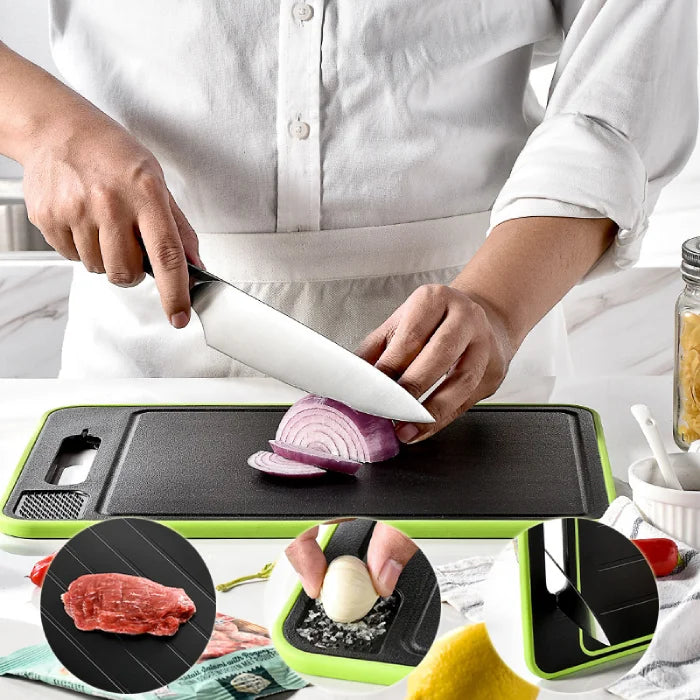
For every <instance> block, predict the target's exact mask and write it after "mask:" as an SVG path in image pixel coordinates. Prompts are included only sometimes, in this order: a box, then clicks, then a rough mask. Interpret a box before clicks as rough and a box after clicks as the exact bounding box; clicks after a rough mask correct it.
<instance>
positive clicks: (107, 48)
mask: <svg viewBox="0 0 700 700" xmlns="http://www.w3.org/2000/svg"><path fill="white" fill-rule="evenodd" d="M51 12H52V29H51V38H52V46H53V54H54V58H55V61H56V63H57V65H58V67H59V69H60V70H61V71H62V73H63V76H64V77H65V79H66V80H67V82H68V83H69V84H70V85H71V86H72V87H74V88H75V89H76V90H78V91H79V92H80V93H81V94H83V95H84V96H86V97H87V98H88V99H90V100H91V101H92V102H93V103H95V104H96V105H97V106H98V107H99V108H101V109H102V110H104V111H105V112H107V113H108V114H110V115H111V116H112V117H114V118H115V119H116V120H117V121H119V122H121V123H122V124H124V125H125V126H126V127H127V128H128V129H129V130H130V131H131V132H132V133H133V134H134V135H135V136H136V137H137V138H138V139H140V140H141V141H142V142H143V143H144V144H145V145H146V146H148V147H149V148H150V149H151V150H152V151H153V153H154V154H155V155H156V157H157V158H158V159H159V161H160V163H161V165H162V166H163V169H164V172H165V175H166V180H167V182H168V185H169V187H170V189H171V191H172V192H173V195H174V197H175V199H176V200H177V201H178V203H179V204H180V206H181V208H182V209H183V211H184V212H185V214H186V215H187V217H188V218H189V220H190V221H191V223H192V224H193V226H194V228H195V230H196V231H197V232H198V233H199V234H200V235H203V236H204V237H206V236H207V234H217V235H219V234H222V233H233V234H257V233H266V234H271V233H284V232H315V231H337V230H342V231H347V230H355V229H357V230H361V229H362V230H365V229H374V228H377V234H376V236H375V238H378V237H383V236H384V235H385V233H384V232H385V231H386V230H387V229H388V228H390V227H392V226H395V225H397V224H398V225H403V224H406V225H410V224H415V223H416V222H425V221H441V220H447V219H451V220H456V219H455V217H461V216H466V215H470V214H473V213H475V212H487V211H489V210H491V221H490V223H491V226H493V225H495V224H498V223H500V222H502V221H504V220H506V219H510V218H516V217H523V216H548V215H549V216H574V217H601V216H602V217H609V218H611V219H612V220H614V221H615V222H616V223H617V224H618V226H619V228H620V235H619V236H618V241H617V243H616V245H615V246H613V248H612V251H611V252H610V253H609V255H608V258H609V259H610V260H613V261H616V262H617V264H618V265H626V264H629V263H630V262H631V261H632V260H633V259H634V257H635V254H636V251H637V249H638V246H639V243H640V239H641V235H642V234H643V232H644V230H645V228H646V221H647V217H648V215H649V213H650V211H651V209H652V207H653V205H654V203H655V201H656V199H657V196H658V194H659V190H660V188H661V187H662V186H663V185H664V184H665V183H666V182H668V180H669V179H670V178H671V177H672V176H673V175H674V174H675V173H676V172H677V171H678V170H679V169H680V168H681V167H682V165H683V163H684V162H685V159H686V158H687V156H688V154H689V153H690V151H691V149H692V145H693V143H694V139H695V134H696V125H697V99H696V47H695V37H696V27H695V23H696V15H697V7H696V4H695V2H694V0H607V2H606V1H605V0H440V1H438V0H435V1H426V0H325V1H324V0H274V1H273V0H235V1H232V0H179V1H178V2H164V1H163V0H160V1H159V0H100V1H99V2H94V0H52V1H51ZM543 57H544V58H545V59H546V58H547V57H550V59H551V60H554V59H556V60H557V64H556V70H555V73H554V78H553V80H552V84H551V89H550V93H549V99H548V104H547V107H546V111H544V112H543V110H542V108H541V107H540V105H539V104H538V102H537V100H536V99H535V96H534V93H533V91H532V89H531V87H530V84H529V74H530V70H531V67H532V65H533V62H537V61H540V62H541V61H542V59H543ZM467 228H468V227H467ZM485 228H488V226H486V227H485ZM484 233H485V231H484V230H480V231H479V232H478V236H477V237H479V236H480V238H479V240H482V239H483V235H484ZM386 235H389V234H386ZM411 235H414V234H411ZM415 235H416V236H420V235H421V234H420V232H418V233H416V234H415ZM465 235H470V236H472V235H473V232H470V231H467V229H465ZM368 236H369V238H370V240H371V238H372V234H368ZM265 238H267V239H268V240H269V238H270V237H269V236H267V237H265ZM274 238H275V239H277V240H278V241H281V240H282V239H279V237H278V236H275V237H274ZM346 238H347V236H346ZM262 239H263V237H260V240H261V241H262ZM239 240H240V241H244V240H245V239H244V237H242V238H240V239H239ZM294 240H295V239H292V238H288V239H286V241H294ZM304 240H305V241H309V240H313V239H312V238H306V239H304ZM328 240H330V238H328ZM340 240H341V241H342V240H345V239H340ZM362 240H363V245H364V244H365V243H364V240H365V239H364V238H363V239H362ZM217 245H218V244H217ZM266 245H267V244H266ZM271 245H272V246H273V249H276V248H275V244H274V243H273V244H271ZM283 245H284V244H283ZM293 245H294V248H295V249H296V248H298V247H299V246H298V245H297V243H294V244H293ZM333 245H334V246H337V244H336V243H335V242H334V244H333ZM352 245H354V244H353V243H352V241H351V240H350V239H348V243H347V246H352ZM435 245H436V247H439V246H442V247H443V248H444V247H451V246H452V245H453V239H450V240H448V241H441V239H439V238H437V239H436V244H435ZM212 250H214V249H212ZM217 250H218V248H217ZM206 252H207V248H206V246H205V247H204V251H203V259H204V260H205V262H206V263H207V264H209V263H210V261H209V260H207V257H206ZM403 253H404V246H403V244H401V243H397V245H396V246H395V255H396V256H397V258H398V259H399V260H400V259H401V256H402V255H403ZM272 254H273V253H272V252H270V253H269V255H272ZM407 254H409V255H410V253H407ZM269 255H268V252H267V248H265V249H261V251H260V253H259V255H257V256H252V258H256V257H257V258H259V259H267V257H269ZM337 255H338V256H340V257H342V256H344V255H345V251H344V250H343V248H342V245H341V247H340V249H338V250H337ZM216 257H223V258H225V257H226V255H222V256H216ZM229 257H236V256H235V255H234V254H233V253H231V255H230V256H229ZM327 257H328V255H326V258H327ZM367 257H368V258H372V257H373V255H372V251H371V249H369V250H367ZM462 257H464V256H462ZM459 258H460V256H459V255H456V257H455V258H454V259H453V260H451V261H447V262H446V261H444V260H442V259H441V260H434V261H432V263H431V264H433V265H434V266H435V268H437V267H441V268H447V267H450V266H451V265H453V266H456V265H458V264H462V263H463V262H464V260H462V259H459ZM448 262H449V264H448ZM214 263H215V264H216V261H214ZM255 263H256V260H255V259H253V260H252V262H251V263H250V264H251V265H252V267H255ZM426 264H427V263H426ZM279 267H280V266H279V265H277V266H276V267H275V269H274V270H273V271H272V272H274V275H273V276H272V277H270V275H272V272H270V271H269V270H266V271H265V274H263V273H261V275H262V277H260V276H258V277H257V278H258V279H266V280H268V281H280V280H282V279H284V275H280V274H279ZM370 267H371V266H370ZM428 269H430V268H429V267H424V268H423V271H425V270H428ZM407 271H413V272H416V270H407ZM220 272H222V273H223V274H228V276H229V277H233V278H235V279H241V278H244V279H246V278H247V279H253V278H255V277H256V276H255V275H252V274H251V275H250V276H248V277H246V275H245V274H243V273H241V271H240V270H239V269H235V270H234V269H232V270H229V271H227V270H222V271H220ZM362 272H363V271H362V270H360V271H358V274H359V273H362ZM365 272H367V274H368V276H370V275H373V276H376V275H378V274H383V273H386V274H390V273H392V274H395V273H396V270H394V269H393V268H392V269H391V270H388V269H386V270H385V269H383V268H382V269H381V270H374V269H369V270H367V271H365ZM451 273H452V270H451ZM331 276H333V275H331ZM303 277H304V274H303V273H302V274H300V275H297V276H296V277H295V279H296V280H299V279H301V278H303ZM422 281H424V280H417V282H418V283H421V282H422ZM102 284H106V283H104V282H102ZM410 286H411V285H408V286H406V287H405V288H404V289H402V291H397V295H398V296H396V297H395V298H393V297H392V299H391V302H390V303H389V302H387V304H386V305H385V306H386V308H387V309H389V310H391V308H393V307H394V306H396V304H397V303H400V301H402V300H403V299H401V298H400V297H401V295H403V294H404V292H406V291H409V292H410ZM413 286H415V285H413ZM253 291H255V292H256V293H259V294H262V295H263V296H265V292H264V290H260V289H258V290H253ZM297 292H298V290H297ZM297 292H294V294H297V296H298V293H297ZM110 293H113V294H115V295H118V294H122V293H123V290H122V291H114V290H111V291H110ZM344 293H345V292H344ZM347 293H348V294H349V293H350V292H347ZM271 294H272V296H271V297H269V298H270V299H272V302H273V303H274V302H276V301H279V303H280V304H281V305H282V306H285V304H286V303H287V302H285V301H284V300H282V299H281V297H279V295H278V296H275V294H277V292H275V293H272V292H271ZM115 298H116V297H115ZM288 301H289V300H288ZM380 301H381V300H380ZM101 303H104V301H103V302H101ZM291 303H292V302H291V301H289V304H291ZM309 303H311V302H309ZM289 304H287V306H286V307H285V310H287V311H290V309H291V311H290V312H292V313H294V314H295V315H297V316H301V317H302V320H307V321H309V322H310V323H311V324H312V325H314V322H313V318H310V317H309V316H308V314H307V315H306V316H305V313H306V312H305V311H304V309H302V308H299V307H298V306H297V307H294V308H292V307H290V306H289ZM379 307H380V308H381V310H382V313H383V311H384V308H385V307H384V306H382V304H381V303H380V304H379ZM333 313H335V312H333ZM78 315H79V313H78V311H75V310H74V313H73V316H74V317H77V316H78ZM375 320H376V319H374V318H372V319H370V322H374V321H375ZM316 327H319V329H320V330H323V331H324V332H328V333H329V334H332V333H331V332H330V331H329V329H328V328H326V327H324V326H323V324H322V323H320V322H319V323H317V324H316ZM367 330H371V328H369V327H367V328H364V327H363V328H359V327H358V328H357V329H356V333H355V335H353V337H352V338H345V339H344V340H345V341H347V342H350V341H351V340H352V341H353V342H354V341H356V340H357V338H358V337H360V336H361V335H362V333H363V332H365V331H367ZM341 340H343V339H342V338H341Z"/></svg>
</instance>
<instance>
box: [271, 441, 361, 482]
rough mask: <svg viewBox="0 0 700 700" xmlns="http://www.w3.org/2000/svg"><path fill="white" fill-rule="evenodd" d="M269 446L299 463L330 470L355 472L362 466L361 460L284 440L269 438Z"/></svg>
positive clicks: (344, 472) (343, 472)
mask: <svg viewBox="0 0 700 700" xmlns="http://www.w3.org/2000/svg"><path fill="white" fill-rule="evenodd" d="M270 447H271V448H272V450H273V452H275V454H278V455H280V456H281V457H285V458H286V459H291V460H292V461H294V462H300V463H301V464H311V465H313V466H315V467H320V468H321V469H327V470H328V471H332V472H341V473H342V474H355V473H357V470H358V469H359V468H360V467H361V466H362V462H355V461H353V460H351V459H343V457H336V455H332V454H329V453H328V452H322V451H321V450H315V449H313V448H311V447H299V446H298V445H289V444H288V443H286V442H278V441H277V440H270Z"/></svg>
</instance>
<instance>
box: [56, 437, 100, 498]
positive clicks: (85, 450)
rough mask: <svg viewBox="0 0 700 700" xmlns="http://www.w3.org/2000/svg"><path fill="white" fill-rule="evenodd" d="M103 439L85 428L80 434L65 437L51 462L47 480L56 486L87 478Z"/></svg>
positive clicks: (78, 482) (79, 482)
mask: <svg viewBox="0 0 700 700" xmlns="http://www.w3.org/2000/svg"><path fill="white" fill-rule="evenodd" d="M101 442H102V441H101V440H100V438H98V437H96V436H95V435H90V434H89V430H88V429H87V428H85V429H84V430H83V431H82V432H81V433H80V435H69V436H68V437H66V438H63V440H62V441H61V446H60V447H59V448H58V452H57V453H56V456H55V457H54V459H53V461H52V462H51V467H50V468H49V471H48V474H47V475H46V481H47V482H48V483H49V484H54V485H56V486H74V485H75V484H82V483H83V482H84V481H85V479H87V477H88V475H89V473H90V470H91V469H92V465H93V463H94V461H95V457H96V456H97V450H98V449H99V447H100V443H101Z"/></svg>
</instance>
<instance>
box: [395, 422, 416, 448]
mask: <svg viewBox="0 0 700 700" xmlns="http://www.w3.org/2000/svg"><path fill="white" fill-rule="evenodd" d="M419 433H420V429H419V428H418V426H417V425H415V424H414V423H402V424H401V425H399V426H398V427H397V429H396V437H397V438H398V439H399V440H400V441H401V442H403V443H404V444H407V445H408V444H410V443H411V442H413V441H414V440H415V439H416V437H417V436H418V434H419Z"/></svg>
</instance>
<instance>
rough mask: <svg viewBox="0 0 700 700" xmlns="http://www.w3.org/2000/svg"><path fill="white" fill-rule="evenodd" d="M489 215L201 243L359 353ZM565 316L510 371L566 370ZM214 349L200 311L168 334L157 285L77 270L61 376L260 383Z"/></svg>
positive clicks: (249, 287) (209, 260) (480, 232)
mask: <svg viewBox="0 0 700 700" xmlns="http://www.w3.org/2000/svg"><path fill="white" fill-rule="evenodd" d="M488 221H489V212H481V213H476V214H468V215H463V216H455V217H450V218H445V219H436V220H432V221H421V222H415V223H409V224H398V225H395V226H379V227H369V228H354V229H345V230H333V231H303V232H297V233H255V234H201V235H200V252H201V256H202V259H203V260H204V262H205V264H206V265H207V267H208V269H209V270H210V271H211V272H212V273H214V274H216V275H218V276H220V277H222V278H223V279H226V280H229V281H231V282H233V283H234V284H236V286H238V287H239V288H240V289H242V290H244V291H245V292H248V293H249V294H252V295H253V296H255V297H257V298H258V299H261V300H262V301H264V302H266V303H268V304H270V305H271V306H274V307H275V308H277V309H279V310H280V311H283V312H284V313H286V314H288V315H290V316H293V317H294V318H296V319H298V320H299V321H302V322H303V323H305V324H307V325H308V326H310V327H311V328H313V329H315V330H317V331H319V332H320V333H323V334H324V335H326V336H327V337H329V338H331V339H333V340H334V341H336V342H337V343H340V344H341V345H343V346H344V347H346V348H348V349H351V350H353V349H355V348H356V347H357V346H358V345H359V343H360V342H361V341H362V339H363V338H364V337H365V336H366V335H367V334H368V333H369V332H370V331H372V330H373V329H375V328H376V327H377V326H379V325H380V324H381V323H382V322H383V321H384V320H386V318H387V317H388V316H389V315H390V314H391V313H392V312H393V311H394V309H395V308H396V307H397V306H399V305H400V304H401V303H402V302H404V301H405V300H406V299H407V298H408V296H409V295H410V294H411V292H412V291H413V290H414V289H416V288H417V287H419V286H421V285H423V284H430V283H438V284H449V283H450V282H451V281H452V280H453V279H454V278H455V276H456V275H457V274H458V273H459V271H460V270H461V269H462V267H463V266H464V264H465V263H466V262H467V261H468V260H469V259H470V258H471V257H472V255H473V254H474V253H475V252H476V250H477V249H478V248H479V246H480V245H481V243H482V242H483V240H484V237H485V234H486V231H487V229H488ZM562 358H564V360H565V358H566V336H565V331H564V323H563V318H562V315H561V312H560V311H559V310H558V309H557V310H555V311H554V312H553V313H551V314H549V315H548V316H547V317H546V318H545V319H544V320H543V321H542V322H541V323H540V324H539V325H538V326H537V327H536V328H535V329H534V330H533V332H532V333H531V334H530V335H529V336H528V338H527V339H526V341H525V343H524V344H523V346H522V348H521V350H520V352H519V353H518V355H517V356H516V359H515V360H514V362H513V365H512V369H511V372H512V374H514V375H520V377H522V376H524V375H525V376H531V377H535V376H552V375H555V374H557V373H561V372H562V370H563V369H564V368H563V366H562V361H561V359H562ZM257 374H258V373H257V372H255V371H254V370H251V369H250V368H248V367H246V366H244V365H242V364H240V363H238V362H236V361H234V360H232V359H230V358H228V357H227V356H225V355H222V354H220V353H218V352H216V351H214V350H212V349H211V348H209V347H207V345H206V344H205V341H204V335H203V333H202V328H201V326H200V324H199V322H198V320H197V317H196V314H193V317H192V321H191V323H190V324H189V325H188V326H187V328H185V329H183V330H175V329H174V328H172V327H171V326H170V324H169V323H168V322H167V320H166V318H165V314H164V313H163V311H162V309H161V306H160V301H159V298H158V294H157V290H156V287H155V284H154V282H153V280H152V279H151V278H147V279H146V280H144V282H142V283H141V284H140V285H138V286H137V287H134V288H130V289H122V288H119V287H115V286H114V285H111V284H109V283H108V281H107V280H106V278H105V277H104V276H102V275H94V274H90V273H88V272H86V271H85V270H84V269H83V268H82V266H80V265H76V269H75V277H74V281H73V287H72V290H71V295H70V306H69V318H68V325H67V328H66V335H65V340H64V344H63V366H62V370H61V377H65V378H84V377H158V376H161V377H231V376H256V375H257Z"/></svg>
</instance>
